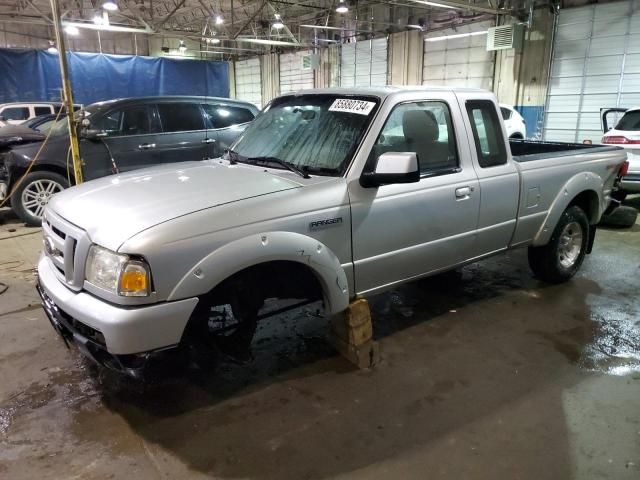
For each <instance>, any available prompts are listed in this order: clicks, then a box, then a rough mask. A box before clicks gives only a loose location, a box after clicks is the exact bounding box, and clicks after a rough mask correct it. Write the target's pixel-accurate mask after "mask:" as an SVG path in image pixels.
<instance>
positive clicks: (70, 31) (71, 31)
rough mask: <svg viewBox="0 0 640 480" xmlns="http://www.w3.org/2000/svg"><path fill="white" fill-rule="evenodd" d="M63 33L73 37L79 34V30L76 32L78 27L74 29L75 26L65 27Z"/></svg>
mask: <svg viewBox="0 0 640 480" xmlns="http://www.w3.org/2000/svg"><path fill="white" fill-rule="evenodd" d="M64 31H65V32H67V34H69V35H73V36H74V37H75V36H76V35H78V34H79V33H80V30H78V27H76V26H75V25H67V26H66V27H64Z"/></svg>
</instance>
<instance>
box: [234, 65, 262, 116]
mask: <svg viewBox="0 0 640 480" xmlns="http://www.w3.org/2000/svg"><path fill="white" fill-rule="evenodd" d="M235 68H236V98H237V99H238V100H244V101H245V102H250V103H253V104H254V105H256V106H257V107H258V108H262V82H261V81H260V59H259V58H250V59H248V60H241V61H239V62H236V63H235Z"/></svg>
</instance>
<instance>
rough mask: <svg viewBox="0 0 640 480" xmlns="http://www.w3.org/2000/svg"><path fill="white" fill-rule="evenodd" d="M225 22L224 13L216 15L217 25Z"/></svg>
mask: <svg viewBox="0 0 640 480" xmlns="http://www.w3.org/2000/svg"><path fill="white" fill-rule="evenodd" d="M223 23H224V18H222V15H216V25H222V24H223Z"/></svg>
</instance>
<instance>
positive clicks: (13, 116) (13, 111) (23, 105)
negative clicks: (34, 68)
mask: <svg viewBox="0 0 640 480" xmlns="http://www.w3.org/2000/svg"><path fill="white" fill-rule="evenodd" d="M62 107H63V104H62V103H60V102H35V103H29V102H15V103H2V104H0V127H4V126H6V125H19V124H20V123H22V122H24V121H25V120H29V119H30V118H33V117H39V116H40V115H47V114H50V113H58V111H59V110H60V109H61V108H62ZM74 107H75V109H76V110H79V109H80V108H81V107H82V105H75V106H74Z"/></svg>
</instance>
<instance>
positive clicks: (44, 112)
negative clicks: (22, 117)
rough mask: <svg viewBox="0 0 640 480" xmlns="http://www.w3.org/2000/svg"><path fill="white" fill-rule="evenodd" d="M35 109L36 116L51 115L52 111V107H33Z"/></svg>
mask: <svg viewBox="0 0 640 480" xmlns="http://www.w3.org/2000/svg"><path fill="white" fill-rule="evenodd" d="M33 111H34V113H35V116H36V117H39V116H40V115H49V114H50V113H51V107H33Z"/></svg>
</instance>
